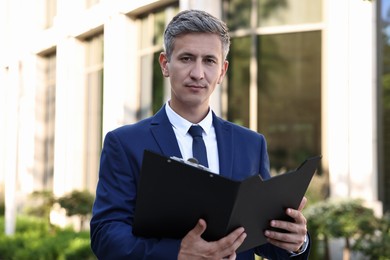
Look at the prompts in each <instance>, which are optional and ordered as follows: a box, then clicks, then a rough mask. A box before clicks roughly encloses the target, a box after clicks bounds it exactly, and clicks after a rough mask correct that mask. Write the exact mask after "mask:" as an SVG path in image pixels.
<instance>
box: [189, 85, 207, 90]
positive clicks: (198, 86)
mask: <svg viewBox="0 0 390 260" xmlns="http://www.w3.org/2000/svg"><path fill="white" fill-rule="evenodd" d="M186 87H187V88H191V89H204V88H206V86H202V85H191V84H190V85H186Z"/></svg>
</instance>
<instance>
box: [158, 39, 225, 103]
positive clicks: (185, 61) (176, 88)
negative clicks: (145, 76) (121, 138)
mask: <svg viewBox="0 0 390 260" xmlns="http://www.w3.org/2000/svg"><path fill="white" fill-rule="evenodd" d="M160 64H161V68H162V71H163V75H164V76H165V77H169V78H170V83H171V103H170V104H171V106H172V107H173V108H176V109H179V110H180V109H186V108H192V109H198V108H200V109H201V110H202V111H206V110H204V109H208V106H209V98H210V95H211V93H212V92H213V91H214V89H215V87H216V85H217V84H220V83H221V82H222V79H223V77H224V75H225V73H226V70H227V68H228V62H227V61H225V60H224V59H223V57H222V43H221V40H220V38H219V36H218V35H216V34H211V33H189V34H184V35H181V36H179V37H177V38H176V39H175V42H174V48H173V52H172V56H171V59H170V61H168V59H167V57H166V55H165V54H164V53H162V54H161V55H160Z"/></svg>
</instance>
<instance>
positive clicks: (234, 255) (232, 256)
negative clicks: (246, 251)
mask: <svg viewBox="0 0 390 260" xmlns="http://www.w3.org/2000/svg"><path fill="white" fill-rule="evenodd" d="M236 257H237V255H236V253H235V252H234V253H233V254H231V255H230V256H229V258H228V259H229V260H234V259H236Z"/></svg>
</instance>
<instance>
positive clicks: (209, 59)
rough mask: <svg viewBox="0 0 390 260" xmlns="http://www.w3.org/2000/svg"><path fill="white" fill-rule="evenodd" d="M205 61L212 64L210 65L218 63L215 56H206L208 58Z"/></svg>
mask: <svg viewBox="0 0 390 260" xmlns="http://www.w3.org/2000/svg"><path fill="white" fill-rule="evenodd" d="M205 62H206V63H207V64H210V65H212V64H217V61H216V60H215V59H213V58H206V59H205Z"/></svg>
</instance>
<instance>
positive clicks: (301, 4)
mask: <svg viewBox="0 0 390 260" xmlns="http://www.w3.org/2000/svg"><path fill="white" fill-rule="evenodd" d="M223 8H224V19H225V20H226V21H227V25H228V27H229V29H230V30H231V31H235V30H237V29H248V28H252V27H269V26H279V25H295V24H303V23H319V22H322V0H277V1H275V0H257V1H249V0H246V1H244V0H224V1H223ZM252 9H254V10H255V12H254V13H252V11H251V10H252ZM252 17H253V18H254V19H255V20H254V21H255V22H253V24H252V22H251V19H252ZM256 20H257V24H255V23H256Z"/></svg>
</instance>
